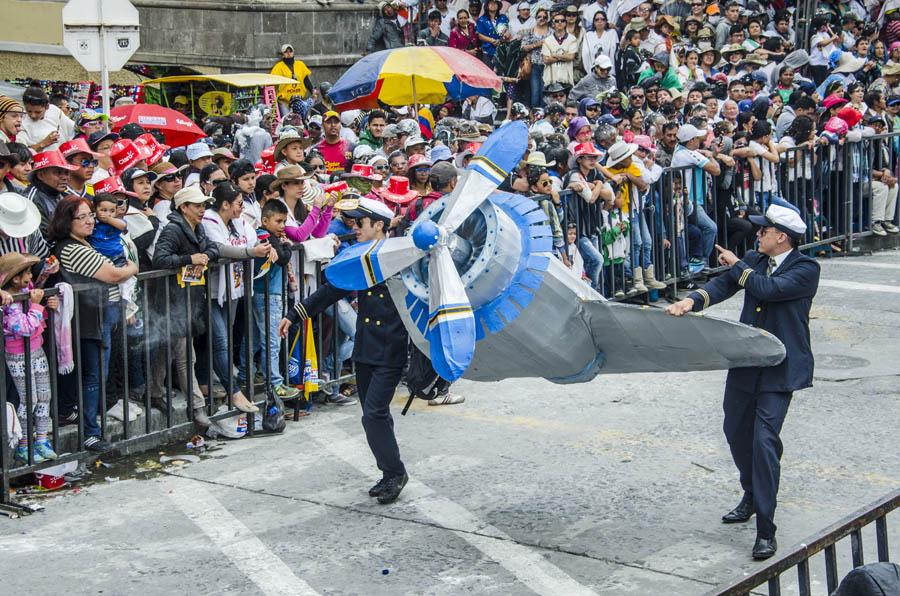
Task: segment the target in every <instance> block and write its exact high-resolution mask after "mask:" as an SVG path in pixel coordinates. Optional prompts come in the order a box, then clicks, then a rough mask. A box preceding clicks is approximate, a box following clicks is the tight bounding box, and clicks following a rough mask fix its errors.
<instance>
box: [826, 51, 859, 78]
mask: <svg viewBox="0 0 900 596" xmlns="http://www.w3.org/2000/svg"><path fill="white" fill-rule="evenodd" d="M865 65H866V59H865V58H857V57H855V56H854V55H853V54H851V53H850V52H842V53H841V57H840V58H838V61H837V65H836V66H835V67H834V70H832V71H831V72H832V73H833V74H839V73H843V74H852V73H854V72H856V71H858V70H860V69H861V68H862V67H863V66H865Z"/></svg>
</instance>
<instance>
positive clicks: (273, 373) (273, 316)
mask: <svg viewBox="0 0 900 596" xmlns="http://www.w3.org/2000/svg"><path fill="white" fill-rule="evenodd" d="M261 213H262V215H261V218H260V219H261V221H262V227H261V228H260V229H258V230H257V231H256V235H257V236H258V237H259V239H260V241H263V240H264V239H268V241H269V243H270V244H271V245H272V247H273V248H274V249H275V251H276V252H277V253H278V260H276V261H275V262H274V263H273V262H271V261H268V260H267V259H265V258H257V259H255V264H256V267H255V269H256V271H257V276H256V279H255V281H254V282H253V316H254V319H255V321H256V337H255V340H256V344H257V345H262V346H263V347H262V348H261V349H260V356H261V359H262V360H263V363H264V364H263V365H262V366H261V371H260V372H261V373H262V374H263V376H264V378H265V379H266V382H267V384H268V385H270V386H271V387H272V389H273V391H274V392H275V394H276V395H278V396H279V397H281V398H282V399H293V398H295V397H297V395H299V393H300V392H299V390H297V389H296V388H294V387H288V386H287V385H285V384H284V377H283V376H282V375H281V367H280V366H279V365H278V363H279V356H280V355H281V339H280V337H279V335H278V323H279V322H280V321H281V317H282V316H283V314H284V298H283V290H282V288H283V283H284V281H283V278H284V275H285V271H286V268H287V265H288V263H290V260H291V251H290V241H288V240H286V239H285V232H284V228H285V225H286V223H287V219H288V208H287V205H285V204H284V203H283V202H281V201H272V200H269V201H266V203H265V204H264V205H263V207H262V212H261ZM264 268H267V270H266V271H265V272H263V271H264ZM267 292H268V293H267ZM267 297H268V303H269V329H268V332H269V336H268V349H266V348H265V345H266V344H265V343H264V342H265V341H266V318H265V316H266V298H267ZM243 346H246V342H245V343H244V344H243ZM242 351H243V352H244V357H245V358H246V357H247V355H246V347H242ZM254 351H255V350H254ZM242 361H244V362H246V360H244V359H242ZM244 371H245V369H244V368H243V367H241V369H240V372H241V374H246V373H244ZM241 380H242V381H243V379H241Z"/></svg>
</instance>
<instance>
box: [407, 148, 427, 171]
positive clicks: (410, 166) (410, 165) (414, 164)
mask: <svg viewBox="0 0 900 596" xmlns="http://www.w3.org/2000/svg"><path fill="white" fill-rule="evenodd" d="M432 165H433V164H432V163H431V160H430V159H428V158H427V157H425V156H424V155H421V154H419V153H417V154H415V155H413V156H412V157H410V158H409V161H408V162H407V163H406V171H407V172H411V171H413V170H414V169H415V168H421V167H426V168H430V167H431V166H432Z"/></svg>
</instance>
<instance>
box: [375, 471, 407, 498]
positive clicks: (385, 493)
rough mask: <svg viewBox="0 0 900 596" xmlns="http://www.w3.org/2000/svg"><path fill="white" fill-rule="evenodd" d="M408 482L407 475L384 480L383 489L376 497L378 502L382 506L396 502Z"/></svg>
mask: <svg viewBox="0 0 900 596" xmlns="http://www.w3.org/2000/svg"><path fill="white" fill-rule="evenodd" d="M408 480H409V475H408V474H404V475H403V476H392V477H391V478H388V479H387V480H385V481H384V489H383V490H382V491H381V494H380V495H378V502H379V503H381V504H382V505H387V504H388V503H393V502H394V501H396V500H397V497H399V496H400V493H401V492H402V491H403V487H404V486H406V483H407V481H408Z"/></svg>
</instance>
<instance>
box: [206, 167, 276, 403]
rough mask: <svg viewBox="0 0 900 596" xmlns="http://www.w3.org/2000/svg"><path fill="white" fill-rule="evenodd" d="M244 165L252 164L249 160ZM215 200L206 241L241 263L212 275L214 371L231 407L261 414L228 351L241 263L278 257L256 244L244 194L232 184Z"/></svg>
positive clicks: (242, 278)
mask: <svg viewBox="0 0 900 596" xmlns="http://www.w3.org/2000/svg"><path fill="white" fill-rule="evenodd" d="M243 161H245V162H246V163H248V164H249V163H250V162H248V161H246V160H243ZM235 163H238V162H235ZM232 165H234V164H232ZM254 180H255V176H254ZM212 199H213V202H212V205H210V207H209V209H207V210H206V213H204V215H203V221H202V226H203V230H204V231H205V233H206V237H207V238H209V240H210V241H211V242H214V243H215V244H216V248H217V251H218V254H219V257H220V258H227V259H235V260H237V261H238V262H235V263H230V264H227V265H222V266H220V267H213V268H212V269H211V270H210V273H209V289H210V290H209V291H211V292H212V293H213V297H212V312H211V315H210V319H211V321H212V329H211V330H208V331H207V332H209V331H211V332H212V362H213V370H214V371H215V373H216V376H217V377H218V378H219V382H221V383H222V386H223V387H224V388H225V391H226V392H228V391H230V392H231V393H230V394H231V403H232V405H233V406H234V407H235V408H237V409H238V410H241V411H242V412H258V411H259V408H258V407H257V406H256V405H254V404H253V403H251V402H250V401H249V400H248V399H247V398H246V396H244V394H243V393H242V392H241V390H240V388H239V386H238V382H237V380H236V379H235V378H234V376H233V375H232V365H231V363H232V362H231V360H230V359H229V349H228V347H229V345H228V328H229V326H230V325H231V324H232V323H233V321H234V317H235V312H236V308H237V304H238V300H239V299H240V298H241V297H243V296H244V282H245V281H246V276H245V272H244V266H245V264H246V263H243V262H240V261H241V260H245V259H249V258H252V257H264V256H267V255H268V256H269V257H270V258H271V259H272V260H273V261H275V260H276V259H277V258H278V257H277V255H273V254H272V253H273V249H272V247H271V246H270V245H269V243H268V242H265V243H258V242H257V237H256V229H255V228H253V227H251V226H249V225H248V224H247V222H246V221H245V220H244V219H243V217H242V214H243V212H244V194H243V193H242V191H241V190H240V189H239V188H238V187H237V186H235V185H234V184H232V183H230V182H222V183H220V184H218V185H216V187H215V188H214V189H213V192H212ZM229 297H230V299H231V301H230V302H229ZM202 347H203V349H202V350H200V351H199V352H198V363H199V366H198V370H197V377H198V378H199V384H200V391H201V392H202V393H204V395H206V396H209V389H210V378H209V372H210V371H209V369H208V363H207V358H206V343H205V342H204V343H203V344H202ZM231 348H232V351H233V352H234V351H236V350H237V348H236V347H235V345H234V344H233V343H232V346H231ZM233 352H232V353H233ZM204 388H205V391H204Z"/></svg>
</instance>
